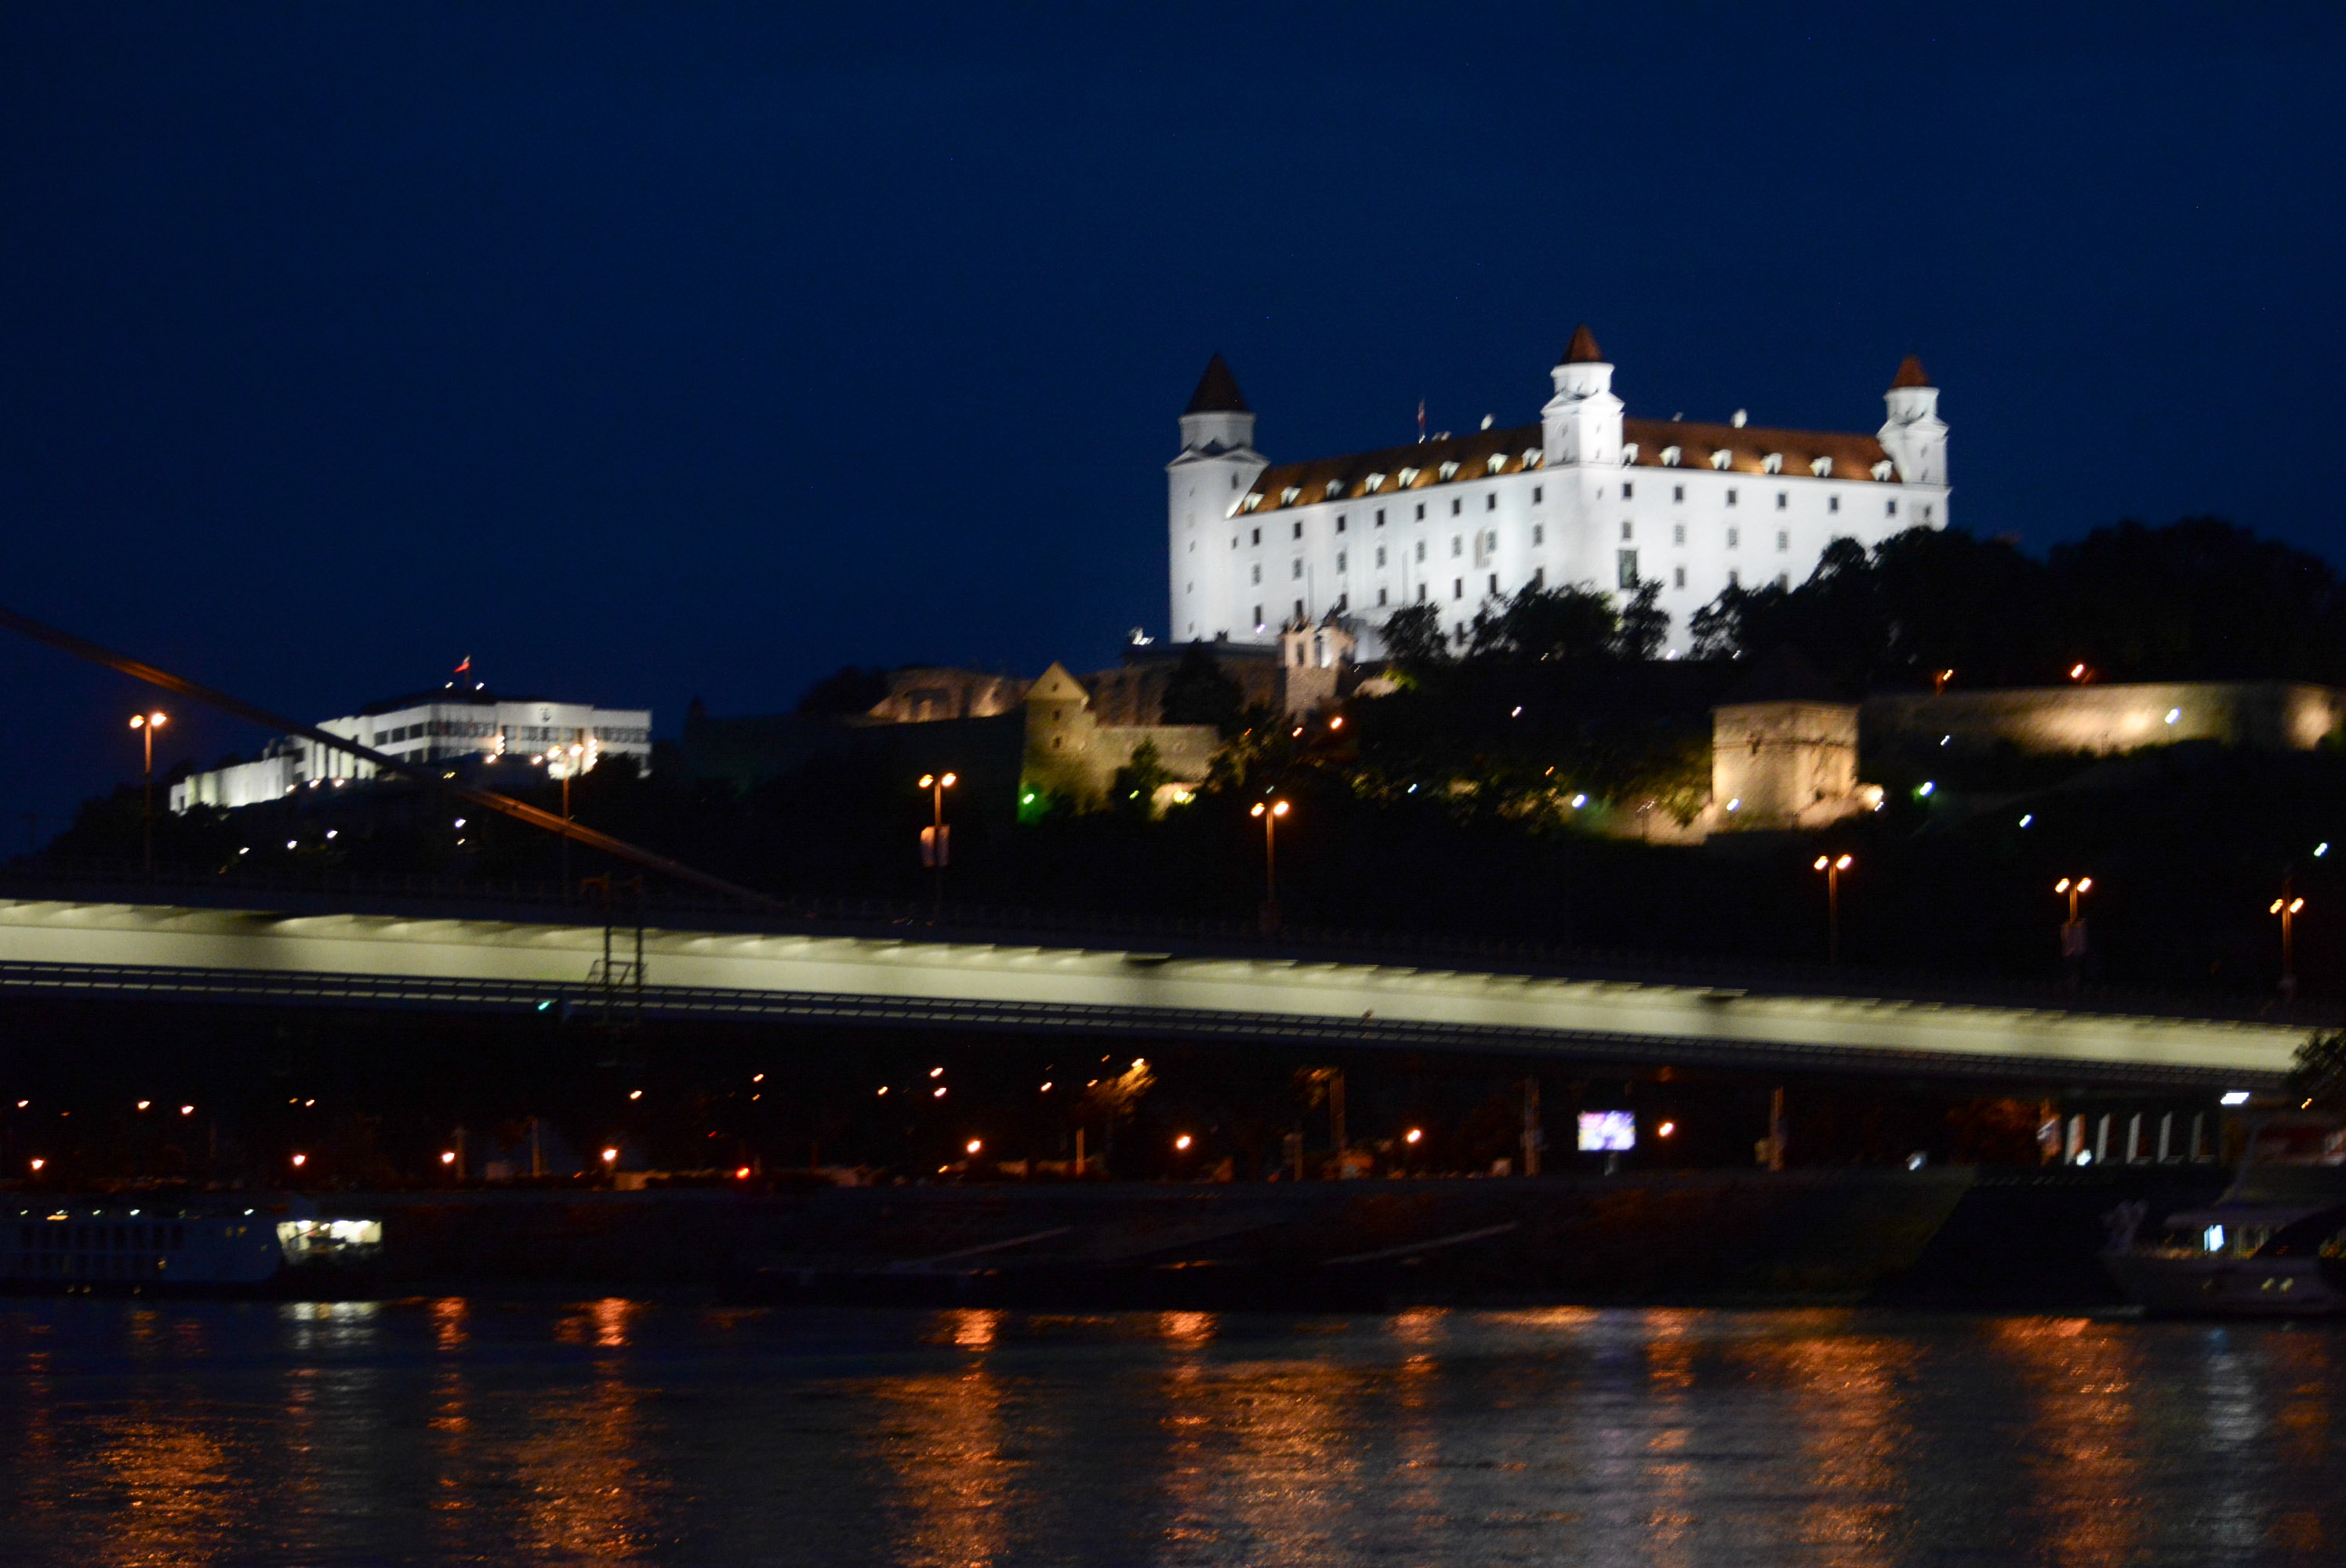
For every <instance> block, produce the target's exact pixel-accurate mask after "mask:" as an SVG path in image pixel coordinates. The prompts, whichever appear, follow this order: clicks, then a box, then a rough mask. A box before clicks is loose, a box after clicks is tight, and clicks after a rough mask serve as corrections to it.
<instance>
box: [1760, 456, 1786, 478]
mask: <svg viewBox="0 0 2346 1568" xmlns="http://www.w3.org/2000/svg"><path fill="white" fill-rule="evenodd" d="M1783 472H1784V454H1783V453H1780V452H1771V453H1769V454H1768V455H1767V456H1765V457H1763V458H1761V459H1760V473H1783Z"/></svg>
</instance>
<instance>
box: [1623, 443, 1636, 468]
mask: <svg viewBox="0 0 2346 1568" xmlns="http://www.w3.org/2000/svg"><path fill="white" fill-rule="evenodd" d="M1636 462H1637V443H1636V442H1634V441H1632V442H1629V443H1626V444H1624V445H1623V446H1622V448H1621V466H1622V467H1624V468H1627V467H1628V466H1629V465H1630V464H1632V463H1636Z"/></svg>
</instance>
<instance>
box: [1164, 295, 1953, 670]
mask: <svg viewBox="0 0 2346 1568" xmlns="http://www.w3.org/2000/svg"><path fill="white" fill-rule="evenodd" d="M1549 375H1550V379H1551V381H1552V382H1553V383H1554V395H1553V396H1551V397H1550V398H1549V399H1548V401H1547V402H1546V404H1545V406H1544V407H1543V408H1542V409H1541V411H1540V422H1539V423H1537V424H1526V425H1517V426H1513V427H1508V428H1503V429H1493V428H1489V424H1490V422H1488V421H1485V422H1484V423H1485V428H1484V429H1482V430H1479V431H1477V432H1475V433H1473V434H1470V435H1464V436H1456V435H1450V434H1446V433H1445V434H1443V435H1439V436H1436V437H1434V438H1433V439H1432V440H1420V441H1418V442H1415V443H1412V444H1409V445H1406V446H1396V447H1387V448H1384V449H1382V450H1380V451H1375V452H1362V453H1352V454H1350V455H1347V456H1341V457H1323V458H1315V459H1311V460H1310V461H1306V462H1301V463H1271V462H1270V460H1269V459H1268V458H1266V457H1265V456H1264V455H1263V454H1262V453H1260V452H1259V451H1258V450H1256V447H1255V444H1254V424H1255V415H1254V412H1253V411H1252V410H1251V409H1250V408H1249V407H1248V406H1247V402H1246V399H1245V397H1244V396H1243V395H1242V394H1241V393H1240V392H1239V385H1238V380H1237V378H1236V377H1235V376H1234V375H1233V374H1232V373H1231V372H1230V369H1229V366H1228V365H1227V364H1225V363H1224V362H1223V361H1222V359H1221V356H1220V355H1219V354H1217V355H1215V356H1214V358H1213V359H1212V361H1210V362H1209V364H1208V365H1207V367H1206V373H1205V375H1204V377H1203V378H1202V379H1201V380H1200V381H1199V383H1198V390H1197V392H1195V394H1193V395H1192V396H1191V398H1190V400H1189V406H1188V409H1187V410H1186V411H1184V412H1183V413H1182V415H1181V422H1180V426H1181V451H1180V453H1179V455H1178V456H1177V457H1175V458H1174V459H1173V461H1172V462H1171V463H1168V464H1167V465H1166V474H1167V477H1168V524H1169V545H1170V568H1171V573H1170V582H1171V590H1172V593H1171V598H1172V620H1171V628H1172V636H1173V638H1174V639H1175V640H1177V641H1180V642H1188V641H1191V640H1194V639H1202V640H1205V641H1214V640H1218V639H1227V640H1229V641H1230V642H1237V643H1270V642H1275V641H1277V640H1278V638H1279V636H1280V631H1281V629H1282V628H1283V627H1290V626H1310V625H1315V624H1321V623H1324V622H1327V621H1328V620H1329V619H1330V618H1331V617H1333V618H1334V619H1335V620H1337V621H1339V622H1341V623H1345V624H1348V625H1350V626H1355V627H1357V628H1358V629H1359V632H1360V634H1361V638H1362V652H1363V653H1367V654H1372V653H1374V652H1376V651H1378V647H1379V641H1378V636H1377V633H1378V630H1379V628H1381V627H1382V625H1383V624H1384V621H1385V618H1386V617H1387V616H1390V615H1391V614H1392V612H1393V611H1394V610H1396V609H1399V608H1401V607H1402V606H1405V605H1415V604H1433V605H1438V606H1441V608H1442V618H1443V624H1444V625H1445V626H1449V627H1450V628H1451V629H1452V630H1453V631H1454V632H1458V633H1462V634H1463V632H1464V628H1465V626H1466V624H1467V623H1468V622H1469V621H1470V620H1471V619H1472V618H1473V616H1474V612H1475V610H1476V609H1477V608H1478V607H1480V606H1485V605H1489V604H1492V603H1493V602H1494V601H1496V600H1499V599H1502V598H1505V597H1506V596H1510V595H1513V594H1515V592H1517V591H1518V590H1520V589H1522V588H1524V587H1525V586H1546V587H1558V586H1564V585H1581V586H1589V587H1595V588H1598V589H1602V590H1605V591H1607V592H1611V593H1615V594H1617V595H1624V596H1626V595H1627V593H1629V592H1633V591H1634V590H1636V589H1637V587H1638V586H1639V585H1642V584H1646V583H1649V582H1650V583H1653V584H1655V585H1658V591H1659V603H1660V605H1661V607H1662V608H1664V609H1665V610H1667V611H1668V612H1669V615H1670V626H1671V631H1670V637H1669V644H1668V651H1669V653H1670V654H1671V656H1673V657H1675V656H1677V655H1678V654H1681V653H1684V652H1685V651H1687V649H1688V643H1689V636H1688V625H1689V623H1690V622H1691V620H1692V618H1693V616H1694V612H1695V611H1697V610H1698V609H1700V608H1701V607H1702V606H1704V605H1706V604H1708V603H1709V602H1710V601H1711V600H1713V599H1715V598H1717V597H1718V596H1719V593H1720V591H1721V590H1722V589H1725V588H1728V587H1730V586H1736V585H1741V586H1744V587H1754V586H1757V585H1760V584H1762V583H1767V582H1781V583H1784V584H1787V585H1790V584H1792V583H1796V582H1799V581H1800V580H1801V579H1803V578H1805V577H1806V576H1807V575H1809V573H1810V572H1811V570H1812V569H1813V568H1814V567H1815V565H1816V563H1817V560H1818V557H1819V556H1820V555H1821V553H1822V552H1823V550H1824V547H1825V545H1827V544H1828V543H1830V542H1831V541H1832V540H1833V539H1836V538H1851V539H1855V540H1856V541H1857V542H1858V543H1860V544H1862V545H1868V546H1871V545H1873V544H1874V543H1876V542H1877V541H1879V540H1881V539H1882V538H1884V537H1886V536H1888V535H1892V534H1896V533H1899V532H1901V531H1902V530H1904V529H1908V528H1913V527H1927V528H1940V527H1944V526H1945V525H1946V522H1947V496H1948V485H1947V427H1946V425H1945V424H1944V423H1942V422H1941V420H1940V419H1939V415H1938V402H1939V392H1938V389H1937V388H1935V387H1933V386H1932V385H1931V384H1930V381H1929V378H1928V377H1927V376H1925V375H1924V373H1923V367H1922V364H1921V362H1920V361H1917V360H1915V359H1913V357H1911V356H1910V357H1909V358H1908V359H1907V360H1906V361H1905V362H1904V363H1903V364H1902V365H1900V366H1899V367H1898V372H1897V375H1896V377H1895V379H1894V380H1893V382H1892V385H1891V387H1890V390H1889V392H1887V394H1885V399H1884V401H1885V402H1886V403H1887V404H1888V411H1887V412H1888V417H1887V418H1886V419H1885V421H1884V422H1883V423H1882V428H1881V429H1880V430H1879V431H1878V432H1877V433H1874V434H1872V435H1863V434H1858V433H1841V432H1824V431H1799V430H1779V429H1773V428H1770V427H1766V426H1760V425H1753V424H1749V423H1746V422H1745V420H1744V418H1743V416H1742V415H1741V414H1740V413H1739V414H1737V415H1736V417H1735V418H1734V419H1733V420H1731V421H1730V422H1729V423H1723V424H1713V423H1699V422H1689V421H1684V420H1678V419H1670V420H1656V419H1633V418H1629V417H1627V414H1626V412H1625V411H1624V409H1623V406H1622V402H1621V400H1620V399H1619V398H1617V397H1616V396H1615V395H1614V394H1613V366H1612V365H1611V364H1609V363H1608V362H1607V361H1606V360H1605V358H1604V356H1603V354H1602V353H1601V352H1600V351H1599V350H1598V348H1597V346H1596V338H1595V337H1594V336H1592V335H1591V334H1590V332H1589V331H1588V329H1587V328H1586V326H1584V327H1582V328H1580V329H1579V330H1578V331H1576V332H1574V333H1573V336H1572V341H1571V343H1570V345H1569V346H1568V347H1567V348H1566V350H1565V352H1564V357H1563V360H1562V361H1561V362H1560V363H1558V364H1557V365H1556V367H1555V368H1554V370H1552V371H1551V372H1549Z"/></svg>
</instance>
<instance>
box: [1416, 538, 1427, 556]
mask: <svg viewBox="0 0 2346 1568" xmlns="http://www.w3.org/2000/svg"><path fill="white" fill-rule="evenodd" d="M1417 558H1418V559H1419V560H1421V561H1423V560H1424V559H1425V541H1424V540H1423V539H1420V540H1419V541H1418V542H1417Z"/></svg>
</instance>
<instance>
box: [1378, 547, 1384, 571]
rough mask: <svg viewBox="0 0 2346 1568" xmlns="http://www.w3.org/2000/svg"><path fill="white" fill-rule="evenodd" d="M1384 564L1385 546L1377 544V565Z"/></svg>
mask: <svg viewBox="0 0 2346 1568" xmlns="http://www.w3.org/2000/svg"><path fill="white" fill-rule="evenodd" d="M1384 564H1385V547H1384V546H1383V545H1378V546H1377V565H1380V566H1382V565H1384Z"/></svg>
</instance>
